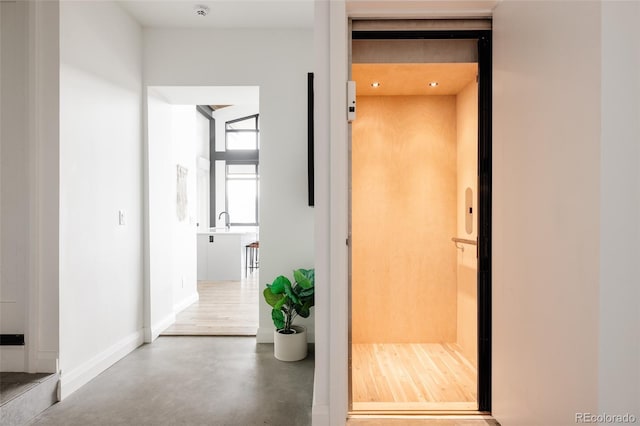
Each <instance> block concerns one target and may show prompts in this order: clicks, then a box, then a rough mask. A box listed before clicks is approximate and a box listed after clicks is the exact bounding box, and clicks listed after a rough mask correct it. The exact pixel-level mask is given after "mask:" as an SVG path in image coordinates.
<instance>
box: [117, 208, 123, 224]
mask: <svg viewBox="0 0 640 426" xmlns="http://www.w3.org/2000/svg"><path fill="white" fill-rule="evenodd" d="M118 225H120V226H124V210H118Z"/></svg>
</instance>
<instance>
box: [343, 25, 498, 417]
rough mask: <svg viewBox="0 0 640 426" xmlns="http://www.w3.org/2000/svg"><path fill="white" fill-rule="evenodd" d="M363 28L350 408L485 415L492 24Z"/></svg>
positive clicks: (358, 28)
mask: <svg viewBox="0 0 640 426" xmlns="http://www.w3.org/2000/svg"><path fill="white" fill-rule="evenodd" d="M371 25H372V23H370V22H360V24H359V25H358V23H356V22H355V21H354V22H353V34H352V36H353V41H352V68H351V74H352V77H351V79H352V80H353V81H355V82H356V99H357V100H356V105H357V111H356V119H355V120H354V121H353V122H352V123H351V191H350V204H351V207H350V234H351V238H350V277H351V279H350V295H351V304H350V309H351V315H350V318H351V323H350V357H349V359H350V365H349V368H350V377H349V379H350V411H351V412H352V413H396V412H404V413H406V412H412V413H420V412H434V411H437V412H471V413H474V412H488V411H490V409H491V408H490V399H489V398H490V366H491V360H490V346H489V345H490V271H489V267H490V257H489V253H490V240H489V237H490V223H491V222H490V200H491V194H490V191H491V175H490V168H491V164H490V160H489V161H487V158H489V159H490V116H489V111H490V108H489V106H490V104H489V102H490V98H489V96H490V78H491V77H490V75H488V72H489V70H490V56H489V55H490V31H489V30H480V31H479V30H474V31H448V32H443V31H441V30H438V31H429V30H425V31H410V32H403V31H389V30H386V31H379V30H375V29H374V30H370V29H368V28H370V27H371ZM373 25H374V27H375V24H373Z"/></svg>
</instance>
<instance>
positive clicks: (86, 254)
mask: <svg viewBox="0 0 640 426" xmlns="http://www.w3.org/2000/svg"><path fill="white" fill-rule="evenodd" d="M60 31H61V34H60V37H61V40H60V57H61V71H60V98H61V99H60V135H61V136H60V137H61V141H60V170H61V173H60V188H61V190H60V205H61V215H60V252H61V255H60V283H61V285H60V331H61V332H60V363H61V365H60V367H61V369H62V376H61V392H62V397H63V398H64V397H65V396H67V395H69V393H71V392H73V391H74V390H75V389H77V387H79V386H81V385H82V384H84V383H86V381H88V380H90V379H91V378H93V377H94V376H95V375H97V374H99V373H100V372H101V371H102V370H103V369H105V368H107V367H108V366H109V365H111V364H112V363H113V362H115V361H117V360H118V359H120V358H121V357H122V356H124V355H125V354H126V353H128V352H129V351H131V350H133V349H134V348H135V347H137V346H138V345H139V344H140V343H141V342H142V340H143V335H142V334H143V333H142V327H143V259H142V247H143V243H142V236H143V228H142V220H143V205H142V190H143V186H142V178H143V167H142V166H143V163H142V148H143V146H142V137H141V136H142V126H141V122H142V114H141V106H142V102H141V92H142V87H141V81H140V80H141V75H142V61H141V49H142V33H141V29H140V27H139V25H138V24H137V23H136V22H135V21H134V20H133V19H132V18H130V17H129V16H128V15H127V14H125V13H124V12H123V11H122V10H121V9H120V7H119V6H118V5H117V4H115V3H111V2H63V3H62V4H61V10H60ZM119 210H122V211H124V213H125V224H124V225H123V226H119V224H118V212H119Z"/></svg>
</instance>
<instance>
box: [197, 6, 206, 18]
mask: <svg viewBox="0 0 640 426" xmlns="http://www.w3.org/2000/svg"><path fill="white" fill-rule="evenodd" d="M193 13H195V14H196V16H207V15H208V14H209V8H208V7H207V6H195V7H194V8H193Z"/></svg>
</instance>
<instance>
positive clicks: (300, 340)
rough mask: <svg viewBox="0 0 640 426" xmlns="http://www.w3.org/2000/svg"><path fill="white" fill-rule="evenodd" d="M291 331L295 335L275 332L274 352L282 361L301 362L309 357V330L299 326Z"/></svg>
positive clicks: (293, 327) (292, 327)
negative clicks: (293, 331)
mask: <svg viewBox="0 0 640 426" xmlns="http://www.w3.org/2000/svg"><path fill="white" fill-rule="evenodd" d="M291 329H292V330H295V331H296V332H295V334H282V333H278V330H276V331H274V332H273V352H274V355H275V357H276V358H277V359H279V360H280V361H300V360H301V359H305V358H306V357H307V329H306V328H304V327H302V326H299V325H294V326H291Z"/></svg>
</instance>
